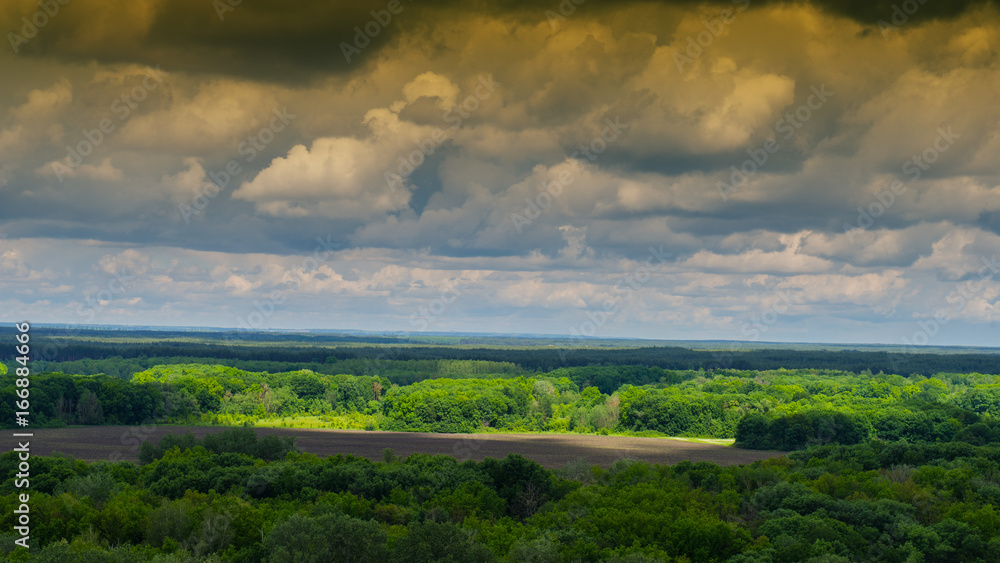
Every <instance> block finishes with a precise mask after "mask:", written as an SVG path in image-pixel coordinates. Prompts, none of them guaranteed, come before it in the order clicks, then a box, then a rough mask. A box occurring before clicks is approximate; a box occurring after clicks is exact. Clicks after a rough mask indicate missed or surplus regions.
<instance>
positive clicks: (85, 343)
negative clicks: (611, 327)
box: [0, 333, 1000, 375]
mask: <svg viewBox="0 0 1000 563" xmlns="http://www.w3.org/2000/svg"><path fill="white" fill-rule="evenodd" d="M129 335H130V337H131V336H133V335H132V334H131V333H129ZM229 336H231V337H235V336H236V335H235V334H233V335H229ZM239 336H240V339H233V340H226V339H225V337H224V336H223V337H220V339H219V340H215V341H206V342H167V341H164V342H147V341H145V340H143V339H140V338H138V337H137V338H136V339H135V340H134V341H132V342H96V341H91V340H75V339H69V340H66V339H54V338H52V337H48V336H47V335H39V336H37V337H36V344H35V347H34V350H35V352H34V353H35V356H34V358H35V360H45V361H46V363H56V364H58V363H61V362H74V361H80V360H84V359H90V360H102V359H109V358H120V359H121V360H125V361H132V360H140V361H141V360H146V359H149V358H158V359H168V358H184V359H185V360H186V361H200V362H206V363H207V362H208V360H211V363H224V364H227V365H229V364H233V367H240V368H243V369H257V368H259V367H260V366H258V365H250V364H246V363H244V364H242V365H237V364H236V362H251V363H256V362H271V363H272V364H273V365H275V366H277V365H278V364H281V365H282V367H281V368H280V369H299V368H307V369H312V370H313V371H318V372H325V373H329V371H327V370H324V369H323V368H322V367H321V366H322V364H336V363H337V362H343V361H346V360H358V361H360V363H359V364H358V365H362V366H364V367H363V369H365V370H367V371H366V372H364V374H369V375H371V374H373V373H375V371H374V370H378V369H379V366H380V365H381V364H384V363H386V362H391V361H407V360H477V361H491V362H508V363H512V364H516V365H517V366H519V367H520V368H522V369H523V370H526V371H527V372H538V371H552V370H554V369H557V368H560V367H575V366H589V365H605V366H607V365H643V366H648V367H658V368H662V369H670V370H699V369H704V370H716V369H738V370H773V369H779V368H788V369H795V368H809V369H825V370H838V371H849V372H854V373H861V372H862V371H865V370H869V371H871V372H872V373H878V372H884V373H894V374H899V375H913V374H922V375H931V374H934V373H940V372H949V373H1000V354H966V353H963V354H930V353H914V354H903V353H890V352H872V351H854V350H847V351H836V352H831V351H824V350H751V351H743V352H739V351H737V352H729V351H708V350H690V349H687V348H679V347H669V346H656V347H646V348H608V349H597V348H568V349H558V348H547V349H546V348H528V349H526V348H509V349H504V348H455V347H444V346H398V345H397V346H341V347H320V346H310V345H308V342H305V343H304V342H302V341H301V340H300V341H295V342H294V345H293V344H292V343H291V342H290V343H289V345H258V344H253V345H251V344H252V343H253V342H254V341H253V340H251V339H250V337H252V336H253V337H254V338H257V337H259V335H256V336H255V335H254V334H253V333H249V334H247V335H245V336H246V337H247V339H246V340H244V339H242V338H243V337H244V335H242V334H240V335H239ZM370 341H371V340H367V342H370ZM391 341H392V342H394V343H397V344H398V343H399V340H398V339H393V340H391ZM14 353H15V352H14V348H13V346H10V347H0V360H2V361H6V362H9V361H11V360H12V358H13V355H14ZM157 363H164V362H162V361H160V362H157ZM167 363H175V362H167ZM147 364H148V362H147ZM142 367H143V369H145V368H148V367H150V366H149V365H143V366H142ZM46 369H60V366H58V365H57V366H50V367H47V368H46ZM338 370H340V371H338V373H344V372H343V371H342V369H340V368H339V367H338ZM137 371H138V370H137ZM104 373H107V371H106V370H105V371H104ZM351 373H354V374H355V375H362V374H363V373H355V372H351Z"/></svg>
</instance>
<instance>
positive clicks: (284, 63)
mask: <svg viewBox="0 0 1000 563" xmlns="http://www.w3.org/2000/svg"><path fill="white" fill-rule="evenodd" d="M998 2H1000V0H988V1H986V2H975V1H971V0H961V1H956V2H942V1H938V2H934V1H928V0H923V2H921V0H908V1H906V2H904V1H903V0H878V1H876V2H868V1H865V0H844V1H834V0H816V1H814V2H812V4H813V5H815V6H818V7H820V8H821V9H823V10H824V11H827V12H828V13H831V14H834V15H837V16H842V17H847V18H851V19H853V20H855V21H857V22H858V23H861V24H864V25H866V26H869V28H868V31H872V30H875V31H877V30H878V28H877V22H878V21H879V20H884V21H887V22H890V23H891V22H892V21H893V17H894V16H895V17H897V22H896V23H898V18H899V17H900V14H901V15H902V16H903V17H905V20H906V23H908V24H919V23H921V22H926V21H930V20H935V19H947V18H954V17H957V16H959V15H961V14H962V13H964V12H965V11H967V10H969V9H973V8H975V7H978V6H982V5H986V4H992V5H996V4H997V3H998ZM232 3H233V4H236V2H235V1H234V0H232ZM788 3H789V2H785V1H780V0H771V1H759V0H753V1H751V0H739V1H737V0H732V1H731V2H725V1H722V0H715V1H710V2H702V1H687V0H680V1H678V0H670V1H660V2H655V1H632V2H618V1H612V0H586V1H584V2H580V3H579V5H577V4H576V2H574V1H573V0H561V2H559V1H556V0H553V1H552V2H529V1H527V0H525V1H520V0H518V1H508V2H501V1H490V0H480V1H478V2H464V1H463V2H460V1H459V0H424V1H421V2H411V1H410V0H396V1H395V2H386V1H385V0H359V1H350V2H348V1H342V0H340V1H335V2H327V1H321V0H301V1H299V2H294V3H287V2H277V1H266V2H251V1H245V2H241V3H239V4H238V5H236V6H231V5H230V4H229V0H216V1H215V2H209V1H206V0H171V1H163V2H151V3H149V4H146V5H145V6H142V5H138V6H132V7H130V8H129V9H128V10H125V9H116V10H115V12H117V13H111V14H108V13H107V12H108V11H107V10H106V6H105V5H104V4H103V3H100V2H97V0H89V1H88V0H76V1H75V2H73V3H72V4H68V5H66V6H65V7H63V8H62V9H61V12H60V13H59V14H58V15H57V16H56V17H53V18H51V21H49V22H48V23H47V24H46V26H45V29H44V32H43V33H39V34H38V35H37V36H36V37H34V38H32V39H31V40H30V41H27V42H26V43H24V44H21V45H18V51H19V54H20V55H21V56H25V57H55V58H58V59H63V60H76V61H88V60H97V61H99V62H102V63H139V64H148V65H156V64H163V65H164V66H167V67H169V68H174V69H183V70H186V71H189V72H203V73H210V74H228V75H234V76H245V77H249V78H253V79H257V80H271V81H283V82H302V81H308V80H311V79H315V78H319V77H322V76H324V75H330V74H343V73H349V72H352V71H357V70H358V69H359V68H361V67H363V66H364V63H365V61H366V60H368V59H369V58H371V57H373V56H376V55H377V54H378V53H379V52H380V51H381V50H382V49H383V48H385V47H386V46H388V45H390V44H392V42H393V41H394V40H396V39H397V38H398V37H399V36H400V35H401V34H406V33H416V34H419V35H420V36H426V37H428V41H429V42H428V45H427V47H428V48H431V49H433V48H435V46H434V45H433V43H432V42H431V41H432V39H430V38H431V37H432V36H433V33H434V30H435V29H436V28H437V27H439V26H444V25H449V23H448V20H449V19H450V16H449V14H453V13H457V12H458V11H460V13H461V14H464V15H468V14H483V15H486V16H489V17H497V16H502V17H504V18H507V19H508V20H510V21H511V22H514V23H515V24H521V25H533V24H537V23H539V22H543V21H546V20H548V19H549V15H551V14H559V13H560V12H561V13H566V14H569V15H570V16H571V17H597V18H603V17H604V16H605V14H607V13H610V12H621V11H622V10H628V9H629V7H630V6H633V7H642V6H646V5H666V6H678V7H682V8H687V7H691V6H697V5H717V6H720V9H721V8H722V7H726V6H737V7H739V6H748V7H749V8H750V9H757V8H760V7H763V6H768V5H774V4H788ZM390 4H393V5H394V6H395V7H396V10H397V11H398V13H396V14H394V15H393V14H389V12H388V11H387V8H388V7H389V5H390ZM911 4H912V5H914V6H917V8H916V10H915V11H913V9H912V8H911ZM904 7H905V10H906V11H905V12H904V11H903V10H904ZM102 8H105V9H104V12H105V13H101V14H100V15H98V12H99V11H100V10H101V9H102ZM0 10H3V11H0V23H2V24H3V27H5V28H7V29H8V30H11V31H12V32H13V33H18V32H19V31H20V26H21V17H22V16H30V15H31V14H32V13H34V12H35V11H36V10H37V6H35V5H33V4H32V3H26V4H23V5H21V6H13V5H8V6H6V7H5V8H4V9H0ZM373 11H374V12H376V13H378V14H380V17H381V18H382V19H383V21H386V20H385V18H386V15H389V16H390V18H391V19H390V20H389V21H388V23H387V24H386V25H384V26H383V25H381V24H379V23H376V22H375V19H376V18H375V17H374V16H373V15H372V12H373ZM910 11H913V13H912V15H910V14H909V13H908V12H910ZM547 13H548V14H549V15H547ZM665 24H666V25H668V27H667V28H664V27H663V26H664V25H665ZM366 25H370V26H371V27H370V29H372V30H376V31H377V34H376V35H375V36H374V37H368V36H359V32H358V30H359V29H360V30H364V29H365V27H366ZM610 25H612V26H613V27H614V28H615V29H616V31H617V32H624V31H626V29H624V28H623V26H622V25H621V24H617V25H616V24H615V23H614V21H612V22H611V23H610ZM670 25H672V24H669V22H659V21H640V22H636V21H630V22H628V23H627V26H628V30H647V31H651V32H653V33H656V34H657V35H658V41H663V40H665V39H666V38H667V36H669V34H670V33H671V32H672V29H671V28H670ZM344 44H348V45H351V46H352V47H355V48H357V51H355V52H350V53H349V57H348V56H345V51H344V47H343V46H344ZM348 58H350V61H348Z"/></svg>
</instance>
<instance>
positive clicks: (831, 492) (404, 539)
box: [0, 429, 1000, 563]
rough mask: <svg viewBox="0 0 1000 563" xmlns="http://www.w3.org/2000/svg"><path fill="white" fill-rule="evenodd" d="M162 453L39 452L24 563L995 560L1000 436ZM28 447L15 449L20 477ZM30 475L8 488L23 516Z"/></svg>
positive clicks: (246, 433)
mask: <svg viewBox="0 0 1000 563" xmlns="http://www.w3.org/2000/svg"><path fill="white" fill-rule="evenodd" d="M142 452H143V460H142V462H141V463H140V464H139V465H135V464H132V463H129V462H117V463H110V462H98V463H92V464H89V465H88V464H86V463H83V462H80V461H74V460H73V459H70V458H66V457H47V458H35V459H34V460H33V465H32V497H31V502H32V505H31V511H32V514H33V522H34V526H33V528H32V545H33V547H32V548H31V550H25V549H23V548H17V549H16V550H15V549H13V540H14V534H13V533H12V532H9V531H8V532H5V533H4V534H3V535H4V538H3V540H2V541H0V550H2V551H6V552H7V557H8V558H9V560H11V561H45V562H49V561H51V562H63V561H93V562H105V561H107V562H112V561H114V562H132V561H159V562H164V563H166V562H187V561H195V560H197V561H241V562H242V561H246V562H250V561H269V562H289V563H291V562H312V561H315V562H337V561H345V562H346V561H352V562H357V561H370V562H384V561H399V562H424V561H448V562H455V563H458V562H489V561H518V562H520V561H524V562H529V561H530V562H557V561H567V562H569V561H614V562H630V563H651V562H657V561H662V562H666V561H694V562H700V561H734V562H764V561H777V562H794V561H811V562H848V561H889V562H904V561H926V562H947V561H990V560H992V557H993V556H994V555H991V554H995V553H996V552H997V549H998V548H1000V513H998V511H997V510H996V503H997V502H998V501H1000V470H998V469H997V467H998V463H1000V444H998V443H995V442H994V443H993V444H992V445H989V446H974V445H970V444H957V443H949V444H910V443H906V442H895V443H889V442H883V441H879V440H876V441H871V442H867V443H864V444H857V445H853V446H815V447H813V448H810V449H808V450H804V451H801V452H797V453H794V454H792V455H790V456H788V457H783V458H775V459H771V460H767V461H763V462H756V463H754V464H753V465H751V466H738V467H728V468H721V467H718V466H716V465H713V464H710V463H704V462H700V463H690V462H682V463H678V464H676V465H674V466H650V465H648V464H645V463H642V462H629V461H627V460H622V461H619V462H617V463H615V464H614V465H613V466H612V467H610V468H609V469H607V470H604V469H601V468H598V467H588V466H586V464H582V463H577V464H569V465H567V466H566V467H565V468H563V469H562V470H558V471H549V470H546V469H544V468H543V467H541V466H539V465H538V464H537V463H535V462H532V461H530V460H527V459H524V458H523V457H520V456H515V455H512V456H508V457H507V458H505V459H502V460H496V459H487V460H485V461H483V462H475V461H466V462H463V463H459V462H457V461H456V460H455V459H454V458H451V457H446V456H434V457H432V456H428V455H421V454H417V455H413V456H410V457H408V458H406V459H398V458H396V456H395V455H394V454H393V453H392V452H391V451H386V452H385V454H384V460H383V461H381V462H374V461H370V460H367V459H364V458H355V457H351V456H347V457H344V456H331V457H327V458H319V457H316V456H313V455H309V454H302V453H297V452H296V451H295V449H294V446H293V445H292V444H289V443H287V442H283V441H281V440H279V439H277V438H274V437H272V439H271V440H266V439H265V440H259V441H258V440H257V438H256V436H255V435H254V433H253V432H252V430H250V429H234V430H230V431H227V432H224V433H222V434H220V435H209V436H207V437H206V438H205V439H204V440H201V441H199V440H196V439H194V438H193V437H191V436H190V435H187V436H168V437H165V438H164V439H163V440H161V442H160V443H159V444H153V443H149V442H147V443H144V444H143V447H142ZM16 463H17V458H16V455H15V454H14V453H13V452H10V453H6V454H3V455H2V456H0V468H2V469H0V471H2V474H3V475H5V476H10V475H13V474H14V473H15V472H16V469H15V467H16ZM15 490H16V489H15V488H14V485H13V479H12V478H8V479H6V480H5V481H4V482H3V483H2V484H0V493H2V495H3V496H2V497H0V506H2V513H3V514H4V515H5V516H4V520H5V522H4V528H5V529H6V530H11V529H12V517H13V511H14V509H15V508H16V502H17V501H16V495H15Z"/></svg>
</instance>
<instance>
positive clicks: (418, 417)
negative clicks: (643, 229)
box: [0, 360, 1000, 450]
mask: <svg viewBox="0 0 1000 563" xmlns="http://www.w3.org/2000/svg"><path fill="white" fill-rule="evenodd" d="M394 364H395V365H394V366H392V367H391V369H390V373H394V374H395V376H394V377H389V376H370V375H350V374H337V375H327V374H321V373H316V372H313V371H311V370H295V371H289V372H279V373H270V372H249V371H243V370H240V369H237V368H232V367H227V366H220V365H206V364H178V365H169V366H157V367H154V368H151V369H148V370H145V371H142V372H138V373H136V374H134V375H133V376H132V377H131V378H129V379H128V380H125V379H122V378H118V377H111V376H107V375H90V376H80V375H67V374H61V373H49V374H39V375H36V376H34V377H33V380H32V401H33V402H32V404H33V407H32V416H33V421H32V422H33V425H35V426H39V427H44V426H64V425H73V424H86V425H93V424H97V425H99V424H142V423H146V422H149V421H156V422H159V423H168V424H169V423H185V424H220V425H243V424H255V423H261V422H263V421H268V420H271V421H274V420H280V421H283V422H284V423H286V424H287V425H289V426H295V424H296V422H295V421H297V420H300V419H302V418H304V417H306V418H309V419H311V420H313V421H317V422H318V423H319V424H321V425H322V426H326V427H341V428H364V429H369V430H393V431H413V432H491V431H505V432H599V433H605V434H607V433H621V434H632V435H639V436H689V437H703V438H720V439H735V440H736V442H737V444H738V445H740V446H742V447H747V448H755V449H778V450H795V449H801V448H805V447H808V446H811V445H822V444H828V443H839V444H856V443H861V442H863V441H866V440H869V439H881V440H889V441H894V440H904V439H905V440H908V441H911V442H921V441H930V442H948V441H953V440H958V441H965V442H970V443H976V442H977V441H978V440H979V438H978V437H979V436H980V435H982V434H983V433H991V432H994V427H995V420H996V417H998V416H1000V376H994V375H984V374H977V373H973V374H956V373H951V374H946V373H942V374H937V375H934V376H931V377H924V376H922V375H913V376H910V377H904V376H900V375H887V374H884V373H879V374H871V373H867V372H863V373H860V374H856V373H851V372H842V371H829V370H815V369H795V370H786V369H779V370H771V371H739V370H714V371H703V370H699V371H691V370H687V371H673V370H665V369H661V368H657V367H646V366H638V365H631V366H630V365H623V366H588V367H567V368H559V369H556V370H553V371H551V372H547V373H535V374H526V372H525V371H524V370H523V369H521V368H519V367H518V366H516V365H514V364H512V363H509V362H503V363H501V362H484V361H469V360H438V361H431V360H409V361H399V360H397V361H395V362H394ZM393 379H396V380H416V381H414V382H413V383H410V384H402V385H400V384H396V383H394V382H393ZM0 384H2V387H0V421H3V422H4V423H6V424H8V425H10V423H11V422H10V421H13V419H14V413H13V410H12V409H14V403H15V400H16V398H17V397H16V394H15V393H16V391H17V387H16V386H15V376H13V375H11V374H8V375H6V376H2V377H0Z"/></svg>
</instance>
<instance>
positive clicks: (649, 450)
mask: <svg viewBox="0 0 1000 563" xmlns="http://www.w3.org/2000/svg"><path fill="white" fill-rule="evenodd" d="M189 430H190V431H191V433H193V434H194V435H196V436H199V437H201V436H204V435H205V434H208V433H211V432H220V431H222V430H224V428H220V427H205V426H150V427H139V426H135V427H132V426H87V427H79V428H47V429H38V430H34V437H33V438H31V453H32V454H33V455H49V454H51V453H53V452H61V453H64V454H67V455H71V456H73V457H75V458H77V459H83V460H86V461H99V460H108V459H126V460H133V461H135V460H137V459H138V453H139V446H138V444H139V442H140V440H142V439H154V440H159V438H160V437H162V436H163V435H164V434H166V433H168V432H173V433H175V434H183V433H184V432H187V431H189ZM255 430H256V431H257V432H258V434H259V435H266V434H278V435H281V436H295V437H296V445H297V446H298V447H299V449H301V450H302V451H305V452H309V453H313V454H316V455H320V456H327V455H336V454H341V453H342V454H354V455H358V456H364V457H367V458H369V459H376V460H380V459H382V450H383V449H385V448H391V449H393V450H394V451H395V453H396V455H397V456H402V457H405V456H408V455H410V454H413V453H429V454H445V455H450V456H454V457H456V458H458V459H459V460H466V459H474V460H477V461H478V460H482V459H483V458H485V457H495V458H502V457H505V456H506V455H507V454H508V453H520V454H522V455H523V456H525V457H527V458H529V459H533V460H535V461H537V462H539V463H541V464H542V465H544V466H545V467H548V468H558V467H563V466H564V465H565V464H566V463H567V462H570V461H574V460H578V459H580V458H583V459H585V460H587V462H589V463H592V464H596V465H600V466H602V467H608V466H609V465H611V464H612V463H614V462H615V461H616V460H619V459H626V458H627V459H639V460H643V461H647V462H650V463H658V464H675V463H677V462H679V461H683V460H690V461H695V462H697V461H709V462H712V463H716V464H718V465H736V464H745V463H751V462H753V461H755V460H758V459H766V458H770V457H776V456H780V455H783V454H784V452H777V451H762V450H743V449H737V448H733V447H728V446H723V445H717V444H706V443H697V442H688V441H683V440H673V439H665V438H633V437H626V436H585V435H576V434H564V435H563V434H424V433H409V432H366V431H363V430H360V431H359V430H312V429H290V428H256V429H255ZM5 440H6V441H10V440H11V438H9V437H6V438H5ZM13 447H15V444H13V443H10V444H4V450H5V451H7V450H10V449H12V448H13Z"/></svg>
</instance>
